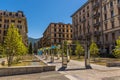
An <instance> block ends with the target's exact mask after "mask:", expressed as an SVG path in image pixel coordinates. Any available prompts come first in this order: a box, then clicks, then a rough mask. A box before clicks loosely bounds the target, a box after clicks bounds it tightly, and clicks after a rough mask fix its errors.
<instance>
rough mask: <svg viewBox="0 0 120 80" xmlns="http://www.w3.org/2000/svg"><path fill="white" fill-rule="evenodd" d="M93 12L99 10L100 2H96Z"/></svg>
mask: <svg viewBox="0 0 120 80" xmlns="http://www.w3.org/2000/svg"><path fill="white" fill-rule="evenodd" d="M92 8H93V10H96V9H98V8H99V2H96V3H95V4H94V5H93V6H92Z"/></svg>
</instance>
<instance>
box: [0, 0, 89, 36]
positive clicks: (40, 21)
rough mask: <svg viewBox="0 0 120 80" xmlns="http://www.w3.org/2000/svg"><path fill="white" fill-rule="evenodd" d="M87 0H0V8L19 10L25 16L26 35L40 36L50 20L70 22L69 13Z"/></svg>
mask: <svg viewBox="0 0 120 80" xmlns="http://www.w3.org/2000/svg"><path fill="white" fill-rule="evenodd" d="M86 1H87V0H0V10H8V11H15V12H16V11H18V10H21V11H23V12H24V14H25V15H26V17H27V22H28V31H29V32H28V36H29V37H33V38H40V37H42V34H43V32H44V30H45V29H46V28H47V26H48V25H49V23H51V22H63V23H72V19H71V17H70V16H71V15H72V14H73V13H74V12H75V11H76V10H77V9H78V8H79V7H80V6H82V5H83V4H84V3H85V2H86Z"/></svg>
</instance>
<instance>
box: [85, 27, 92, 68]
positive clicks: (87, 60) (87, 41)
mask: <svg viewBox="0 0 120 80" xmlns="http://www.w3.org/2000/svg"><path fill="white" fill-rule="evenodd" d="M87 29H88V33H87V34H86V36H85V67H86V69H91V66H90V52H89V45H90V36H91V34H90V32H89V29H90V27H89V25H88V27H87Z"/></svg>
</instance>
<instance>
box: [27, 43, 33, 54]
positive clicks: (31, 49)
mask: <svg viewBox="0 0 120 80" xmlns="http://www.w3.org/2000/svg"><path fill="white" fill-rule="evenodd" d="M28 51H29V54H33V48H32V43H31V42H30V44H29V50H28Z"/></svg>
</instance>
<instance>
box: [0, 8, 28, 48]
mask: <svg viewBox="0 0 120 80" xmlns="http://www.w3.org/2000/svg"><path fill="white" fill-rule="evenodd" d="M12 23H13V24H14V25H15V27H17V28H18V30H19V33H20V34H21V36H22V39H23V42H24V44H25V45H26V46H28V36H27V33H28V29H27V19H26V17H25V15H24V13H23V12H22V11H18V12H8V11H2V10H0V43H3V42H4V39H5V36H6V34H7V29H8V28H9V27H10V25H11V24H12Z"/></svg>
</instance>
